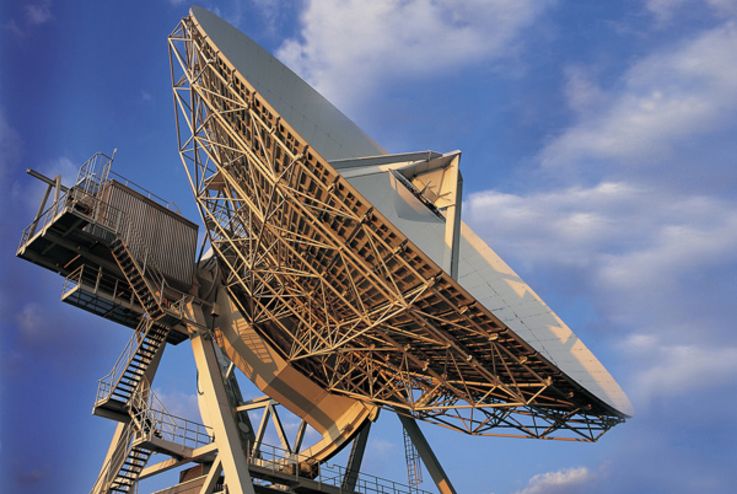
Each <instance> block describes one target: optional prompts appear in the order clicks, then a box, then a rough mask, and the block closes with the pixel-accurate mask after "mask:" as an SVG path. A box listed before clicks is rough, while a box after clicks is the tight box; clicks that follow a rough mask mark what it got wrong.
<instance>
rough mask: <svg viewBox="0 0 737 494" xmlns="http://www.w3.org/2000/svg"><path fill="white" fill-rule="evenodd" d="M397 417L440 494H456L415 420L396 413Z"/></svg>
mask: <svg viewBox="0 0 737 494" xmlns="http://www.w3.org/2000/svg"><path fill="white" fill-rule="evenodd" d="M397 417H399V420H400V421H401V422H402V427H404V430H405V431H407V434H409V437H410V439H412V443H413V444H414V445H415V448H417V452H418V453H419V454H420V458H422V463H424V464H425V468H427V471H428V472H429V473H430V477H432V480H433V481H434V482H435V485H436V486H437V488H438V491H439V492H440V494H456V490H455V489H454V488H453V485H452V484H451V483H450V479H449V478H448V476H447V475H446V474H445V471H444V470H443V467H442V466H441V465H440V462H439V461H438V458H437V457H436V456H435V453H433V450H432V448H431V447H430V444H429V443H428V442H427V439H425V435H424V434H423V433H422V431H421V430H420V428H419V427H418V425H417V422H415V419H413V418H410V417H406V416H404V415H402V414H401V413H397Z"/></svg>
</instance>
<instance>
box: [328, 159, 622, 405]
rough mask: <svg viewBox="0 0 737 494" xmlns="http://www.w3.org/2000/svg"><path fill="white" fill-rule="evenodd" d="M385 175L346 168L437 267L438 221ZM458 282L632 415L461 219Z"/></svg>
mask: <svg viewBox="0 0 737 494" xmlns="http://www.w3.org/2000/svg"><path fill="white" fill-rule="evenodd" d="M349 170H350V168H346V169H345V171H346V172H348V171H349ZM341 171H344V170H341ZM391 177H392V172H390V171H379V170H377V172H376V173H372V174H368V175H359V176H351V175H350V174H349V173H346V178H348V181H349V182H350V183H351V184H352V185H353V186H354V187H356V188H357V189H358V190H359V191H360V192H361V194H363V195H364V196H365V197H366V198H367V199H368V200H370V201H371V203H372V204H373V205H374V206H375V207H376V208H377V209H378V210H379V211H381V213H382V214H383V215H384V216H386V217H387V219H389V221H391V222H392V223H393V224H394V225H395V226H397V227H398V228H400V229H401V230H402V232H403V233H404V234H405V235H407V237H408V238H409V239H410V240H411V241H412V242H414V243H415V244H416V245H417V246H418V247H420V248H421V249H422V250H423V251H424V252H425V253H426V254H427V255H428V256H430V258H431V259H432V260H433V261H435V262H436V263H437V264H438V265H439V266H442V263H441V260H442V254H443V235H444V230H445V225H444V222H443V220H441V219H439V218H438V217H437V216H436V215H435V214H434V213H433V212H431V211H430V210H429V209H428V208H427V207H426V206H425V205H424V204H423V203H422V202H421V201H420V200H418V199H417V198H415V197H414V195H413V194H412V193H411V192H409V190H407V189H406V188H405V187H404V185H403V184H402V183H401V182H399V181H395V180H392V178H391ZM458 282H459V283H460V284H461V286H463V288H465V289H466V290H468V292H469V293H470V294H471V295H473V296H474V297H476V299H477V300H478V301H479V302H480V303H481V304H483V305H484V306H485V307H486V308H488V309H489V310H491V312H492V313H493V314H494V315H495V316H497V317H498V318H499V319H501V321H502V322H503V323H504V324H506V325H507V326H508V327H509V328H510V329H511V330H512V331H514V332H515V333H516V334H517V335H518V336H520V337H521V338H523V339H524V340H525V341H526V342H527V343H529V344H530V345H532V347H533V348H534V349H535V350H537V351H538V352H540V353H541V354H542V355H543V356H544V357H545V358H547V359H548V360H549V361H551V362H552V363H553V364H554V365H556V366H558V368H560V370H562V371H563V372H564V373H565V374H566V375H567V376H568V377H570V378H571V379H573V380H574V381H576V382H577V383H578V384H580V385H581V386H583V387H584V388H585V389H587V390H588V391H589V392H591V393H593V394H594V395H595V396H597V397H598V398H599V399H601V400H603V401H604V402H605V403H607V404H608V405H610V406H612V407H614V408H615V409H617V410H619V411H620V412H622V413H624V414H626V415H632V405H631V403H630V401H629V399H628V398H627V396H626V395H625V393H624V391H622V388H621V387H620V386H619V385H618V384H617V382H616V381H615V380H614V378H613V377H612V376H611V375H610V374H609V372H608V371H607V370H606V368H604V366H603V365H602V364H601V363H600V362H599V361H598V360H597V359H596V357H595V356H594V355H593V354H592V353H591V351H590V350H589V349H588V348H587V347H586V345H585V344H584V343H583V341H581V339H580V338H578V337H577V336H576V335H575V333H574V332H573V331H572V330H571V329H570V328H569V327H568V326H567V325H566V324H565V323H564V322H563V321H562V320H561V319H560V318H559V317H558V315H557V314H555V312H553V311H552V310H551V309H550V307H548V306H547V305H546V304H545V302H544V301H543V300H542V299H541V298H540V297H539V296H538V295H537V294H536V293H535V292H534V291H533V290H532V288H530V286H529V285H528V284H527V283H525V282H524V280H522V278H520V277H519V275H518V274H517V273H515V272H514V271H513V270H512V268H510V267H509V266H508V265H507V264H506V263H505V262H504V261H503V260H502V259H501V258H500V257H499V256H498V255H497V254H496V252H494V251H493V250H492V249H491V247H489V246H488V245H487V244H486V243H484V241H483V240H481V239H480V238H479V237H478V236H477V235H476V234H475V233H474V232H473V231H472V230H471V228H470V227H469V226H468V225H466V224H465V223H462V224H461V235H460V253H459V260H458Z"/></svg>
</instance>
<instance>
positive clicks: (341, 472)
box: [246, 443, 430, 494]
mask: <svg viewBox="0 0 737 494" xmlns="http://www.w3.org/2000/svg"><path fill="white" fill-rule="evenodd" d="M246 451H247V452H248V462H249V463H250V464H252V465H254V466H258V467H261V468H265V469H267V470H270V471H271V472H272V473H274V474H275V476H276V474H281V475H289V476H291V477H293V478H295V479H300V478H303V479H305V480H308V481H312V482H316V483H317V484H318V485H319V486H320V487H323V486H326V487H332V488H334V489H337V490H338V492H341V493H346V494H347V493H351V494H352V493H360V494H430V492H429V491H425V490H422V489H418V488H417V487H410V486H408V485H406V484H402V483H399V482H395V481H393V480H389V479H385V478H382V477H377V476H375V475H370V474H367V473H361V472H359V473H358V474H356V476H355V478H356V483H355V486H354V487H353V488H352V489H346V488H344V486H343V481H344V479H345V478H346V472H347V469H346V468H345V467H342V466H340V465H333V464H330V463H321V464H319V465H315V467H314V470H312V471H311V472H310V473H309V474H308V473H305V472H304V471H303V470H301V468H300V465H304V464H308V465H309V464H310V463H311V461H310V458H309V457H306V456H301V455H299V454H295V453H291V452H289V451H287V450H286V449H283V448H280V447H278V446H272V445H268V444H263V443H261V445H260V446H259V448H258V451H252V449H251V448H246Z"/></svg>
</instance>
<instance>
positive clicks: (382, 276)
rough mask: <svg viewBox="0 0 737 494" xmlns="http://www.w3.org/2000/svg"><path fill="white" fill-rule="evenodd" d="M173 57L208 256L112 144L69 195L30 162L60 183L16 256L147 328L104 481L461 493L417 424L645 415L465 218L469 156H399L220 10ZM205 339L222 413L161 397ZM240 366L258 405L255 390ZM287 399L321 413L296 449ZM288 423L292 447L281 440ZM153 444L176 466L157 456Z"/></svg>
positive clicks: (526, 432)
mask: <svg viewBox="0 0 737 494" xmlns="http://www.w3.org/2000/svg"><path fill="white" fill-rule="evenodd" d="M169 54H170V60H171V73H172V87H173V92H174V102H175V108H176V125H177V134H178V144H179V153H180V156H181V159H182V163H183V165H184V168H185V170H186V172H187V176H188V179H189V182H190V186H191V189H192V192H193V195H194V198H195V200H196V203H197V206H198V208H199V211H200V214H201V220H202V223H203V224H204V226H205V228H206V233H207V238H208V240H209V244H210V246H211V249H210V251H209V252H208V254H206V255H205V256H203V257H202V258H201V259H200V260H199V262H198V263H193V262H192V261H191V260H192V259H194V257H195V256H194V254H195V250H196V242H197V226H196V225H195V224H193V223H191V222H189V221H188V220H186V219H185V218H183V217H182V216H181V215H179V214H178V213H177V212H176V211H172V210H171V209H170V208H167V207H166V205H165V204H162V202H163V201H162V200H160V199H159V198H157V197H156V196H155V195H153V194H151V193H148V192H145V191H141V190H140V189H139V188H138V187H137V186H136V185H135V184H132V183H130V182H127V181H123V180H122V179H119V178H120V177H119V176H118V179H115V178H112V175H115V174H114V173H111V172H110V166H111V164H112V161H113V159H112V157H109V156H106V155H104V154H101V153H98V154H96V155H94V156H93V157H92V158H90V160H88V161H87V162H86V163H85V164H84V165H83V167H82V170H81V172H80V177H79V178H78V180H77V182H76V183H75V184H74V185H73V186H71V187H66V186H64V185H63V184H61V180H60V179H59V178H58V177H57V178H55V179H51V178H48V177H44V176H43V175H41V174H39V173H37V172H33V171H30V173H31V174H32V175H34V176H36V177H37V178H40V179H41V180H43V181H44V182H46V183H47V191H46V194H45V196H44V199H43V201H42V204H41V206H40V208H39V212H38V214H37V215H36V217H35V218H34V221H33V222H32V224H31V225H30V226H29V227H28V228H27V229H26V230H25V231H24V232H23V236H22V239H21V245H20V247H19V249H18V255H19V256H20V257H22V258H25V259H27V260H30V261H32V262H34V263H37V264H39V265H41V266H44V267H46V268H49V269H53V270H55V271H57V272H59V273H60V274H61V275H63V276H64V277H65V288H64V293H63V295H62V299H63V300H64V301H65V302H67V303H70V304H73V305H75V306H78V307H80V308H83V309H85V310H87V311H90V312H93V313H95V314H98V315H101V316H103V317H106V318H108V319H111V320H113V321H116V322H119V323H121V324H123V325H126V326H128V327H131V328H134V329H135V331H134V334H133V337H132V339H131V341H130V343H129V344H128V346H127V347H126V349H125V350H124V351H123V353H122V354H121V356H120V358H119V359H118V361H117V362H116V364H115V366H114V367H113V369H112V370H111V371H110V373H109V374H108V375H106V376H104V377H103V378H102V379H100V381H99V387H98V394H97V397H96V400H95V406H94V413H95V414H97V415H100V416H104V417H108V418H112V419H114V420H116V421H118V422H119V424H118V427H117V429H116V432H115V435H114V437H113V440H112V442H111V445H110V448H109V450H108V453H107V455H106V458H105V460H104V462H103V466H102V468H101V471H100V475H99V476H98V478H97V479H96V481H95V483H94V486H93V490H92V492H93V493H102V492H106V493H107V492H132V491H133V490H134V489H135V487H136V485H137V482H138V481H139V480H140V479H143V478H147V477H150V476H153V475H156V474H158V473H160V472H163V471H166V470H168V469H171V468H174V467H178V466H182V465H185V464H192V463H194V464H195V465H196V466H195V467H192V468H189V469H187V470H183V471H182V472H181V473H180V483H179V484H178V485H177V486H175V487H173V488H172V489H173V490H171V491H167V492H184V490H183V489H190V490H188V491H187V492H190V491H191V492H197V491H199V492H203V493H211V492H222V491H223V489H224V488H227V492H229V493H252V492H256V491H255V490H254V489H255V487H254V485H258V492H284V491H285V490H286V491H289V492H392V493H400V492H403V493H409V492H419V490H418V485H419V483H420V480H421V479H420V475H421V467H420V464H419V462H420V460H421V461H422V463H424V465H425V467H426V468H427V470H428V472H429V473H430V475H431V477H432V480H433V481H434V483H435V485H436V487H437V488H438V490H439V491H440V492H442V493H451V492H455V491H454V489H453V487H452V485H451V482H450V480H449V479H448V477H447V475H446V473H445V472H444V470H443V468H442V467H441V465H440V463H439V462H438V460H437V458H436V457H435V455H434V454H433V452H432V449H431V447H430V445H429V444H428V442H427V441H426V440H425V437H424V436H423V434H422V432H421V430H420V428H419V427H418V426H417V422H416V421H424V422H429V423H434V424H437V425H441V426H443V427H447V428H450V429H452V430H456V431H460V432H464V433H467V434H471V435H485V436H509V437H525V438H537V439H558V440H574V441H596V440H597V439H598V438H599V437H600V436H601V435H602V434H603V433H604V432H606V431H607V430H609V429H610V428H611V427H613V426H614V425H616V424H619V423H621V422H623V421H624V420H625V419H626V418H627V417H628V416H630V415H631V414H632V409H631V405H630V403H629V401H628V399H627V397H626V396H625V394H624V393H623V391H622V390H621V388H620V387H619V386H618V385H617V383H616V382H615V381H614V379H613V378H612V377H611V375H610V374H609V373H608V372H607V371H606V369H605V368H604V367H603V366H602V365H601V363H599V361H598V360H597V359H596V358H595V357H594V356H593V355H592V353H591V352H590V351H589V350H588V349H587V348H586V346H585V345H584V344H583V343H582V342H581V341H580V339H578V338H577V337H576V335H575V334H574V333H573V332H572V331H571V330H570V328H568V326H567V325H566V324H565V323H563V321H561V320H560V318H559V317H558V316H557V315H556V314H555V313H554V312H553V311H552V310H551V309H550V308H549V307H548V306H547V305H546V304H545V303H544V302H543V301H542V300H541V299H540V298H539V297H538V296H537V295H536V294H535V292H534V291H532V289H531V288H530V287H529V286H528V285H527V284H526V283H525V282H524V281H523V280H522V279H521V278H520V277H519V276H518V275H517V274H516V273H515V272H514V271H513V270H512V269H511V268H510V267H509V266H508V265H507V264H505V263H504V261H502V259H501V258H500V257H499V256H498V255H497V254H496V253H495V252H494V251H493V250H492V249H491V248H490V247H489V246H488V245H486V244H485V243H484V242H483V241H482V240H481V239H480V238H479V237H478V236H477V235H476V234H475V233H474V232H473V231H472V230H471V229H470V228H469V227H468V226H467V225H466V224H464V223H463V222H462V221H461V190H462V175H461V172H460V168H459V165H460V157H461V153H460V152H459V151H453V152H448V153H437V152H433V151H421V152H410V153H402V154H388V153H386V152H385V151H384V150H383V149H382V148H381V147H380V146H378V145H377V144H376V143H375V142H373V141H372V140H371V139H370V138H368V137H367V136H366V135H365V134H364V133H363V132H362V131H361V130H360V129H359V128H358V127H357V126H356V125H355V124H354V123H353V122H351V121H350V120H349V119H348V118H347V117H345V116H344V115H343V114H342V113H341V112H340V111H339V110H337V109H336V108H335V107H334V106H333V105H332V104H331V103H330V102H329V101H327V100H326V99H325V98H324V97H323V96H322V95H320V94H319V93H318V92H317V91H315V90H314V89H313V88H311V87H310V86H309V85H308V84H307V83H305V82H304V81H302V80H301V79H300V78H299V77H298V76H297V75H296V74H294V73H293V72H292V71H290V70H289V69H288V68H287V67H285V66H284V65H283V64H281V63H280V62H279V61H278V60H276V59H275V58H273V57H272V56H271V55H270V54H269V53H268V52H266V51H265V50H264V49H263V48H261V47H260V46H258V45H257V44H256V43H254V42H253V41H252V40H250V39H249V38H248V37H246V36H245V35H244V34H242V33H241V32H239V31H238V30H237V29H235V28H234V27H232V26H230V25H229V24H228V23H226V22H225V21H223V20H222V19H220V18H219V17H217V16H216V15H214V14H212V13H211V12H208V11H207V10H204V9H202V8H199V7H193V8H192V9H191V10H190V12H189V15H187V16H186V17H185V18H183V19H182V20H181V22H180V23H179V24H178V26H177V27H176V29H175V30H174V32H173V33H172V34H171V36H170V37H169ZM116 176H117V175H116ZM49 201H50V203H49ZM186 340H189V342H190V343H191V345H192V349H193V353H194V357H195V363H196V366H197V371H198V382H197V390H198V401H199V405H200V411H201V415H202V420H203V422H204V424H198V423H195V422H192V421H188V420H184V419H181V418H179V417H176V416H174V415H172V414H171V413H169V412H167V411H166V410H165V409H164V407H163V405H162V404H161V403H159V402H158V400H157V399H156V397H155V395H154V393H153V392H152V391H151V381H152V379H153V377H154V375H155V372H156V368H157V366H158V363H159V361H160V359H161V356H162V353H163V350H164V348H165V347H166V344H167V343H169V344H178V343H181V342H182V341H186ZM236 369H238V370H239V371H240V372H242V373H243V374H245V376H247V377H248V378H249V379H250V380H251V381H252V382H253V383H254V384H255V385H256V386H257V387H258V388H259V389H261V391H263V393H264V396H263V397H262V398H258V399H254V400H249V401H244V400H243V397H242V395H241V392H240V389H239V387H238V382H237V380H236V379H235V372H236ZM380 410H386V411H388V412H391V413H395V414H397V416H398V417H399V418H400V420H401V422H402V426H403V430H404V434H405V436H404V439H405V448H406V450H405V453H406V457H407V463H408V480H409V485H407V486H401V485H399V484H397V483H394V482H389V481H385V480H382V479H379V478H376V477H370V476H367V475H366V474H364V473H361V472H360V464H361V460H362V457H363V454H364V451H365V447H366V442H367V438H368V435H369V431H370V426H371V423H372V422H373V421H375V420H376V418H377V416H378V414H379V411H380ZM254 411H260V412H261V417H260V420H259V421H258V425H257V426H255V427H254V422H253V421H252V420H251V419H252V417H251V416H249V414H253V412H254ZM285 411H287V412H289V413H291V414H294V415H296V416H297V417H298V418H299V419H300V420H301V422H300V425H299V426H298V428H297V431H296V436H295V437H294V438H292V439H291V440H290V438H289V437H287V436H288V435H287V433H286V430H285V428H284V426H283V423H282V421H281V419H280V413H282V412H285ZM270 424H271V426H272V427H273V430H274V432H275V435H276V437H277V438H278V441H279V443H280V446H278V447H275V446H268V445H266V444H265V442H264V436H265V433H266V430H267V428H268V427H270ZM308 430H311V431H312V432H313V433H312V434H311V435H309V438H310V439H312V440H311V441H309V440H307V439H308V434H307V433H306V431H308ZM347 446H350V447H351V451H350V455H349V458H348V463H347V464H346V465H345V466H344V467H337V466H334V465H332V464H331V463H330V461H331V459H333V458H334V457H335V456H336V454H337V453H339V452H340V451H341V450H342V449H343V448H345V447H347ZM155 453H160V454H164V455H166V456H167V457H168V459H165V460H162V461H159V462H157V463H153V464H149V463H150V462H149V460H150V458H151V456H152V455H153V454H155Z"/></svg>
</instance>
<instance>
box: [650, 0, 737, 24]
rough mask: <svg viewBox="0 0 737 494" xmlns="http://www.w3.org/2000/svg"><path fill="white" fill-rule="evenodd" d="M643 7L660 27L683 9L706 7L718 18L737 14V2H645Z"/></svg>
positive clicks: (691, 0)
mask: <svg viewBox="0 0 737 494" xmlns="http://www.w3.org/2000/svg"><path fill="white" fill-rule="evenodd" d="M645 7H646V8H647V10H648V11H649V12H650V13H651V14H653V16H654V17H655V20H656V21H657V23H658V25H661V26H662V25H666V24H668V23H670V22H671V21H672V20H673V19H674V18H675V17H676V16H677V14H678V13H679V12H681V11H683V10H684V9H685V8H690V9H701V8H704V7H706V8H707V9H709V10H710V11H711V12H712V13H713V14H715V15H717V16H720V17H729V16H732V15H735V14H737V2H735V1H734V0H647V2H645Z"/></svg>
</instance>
